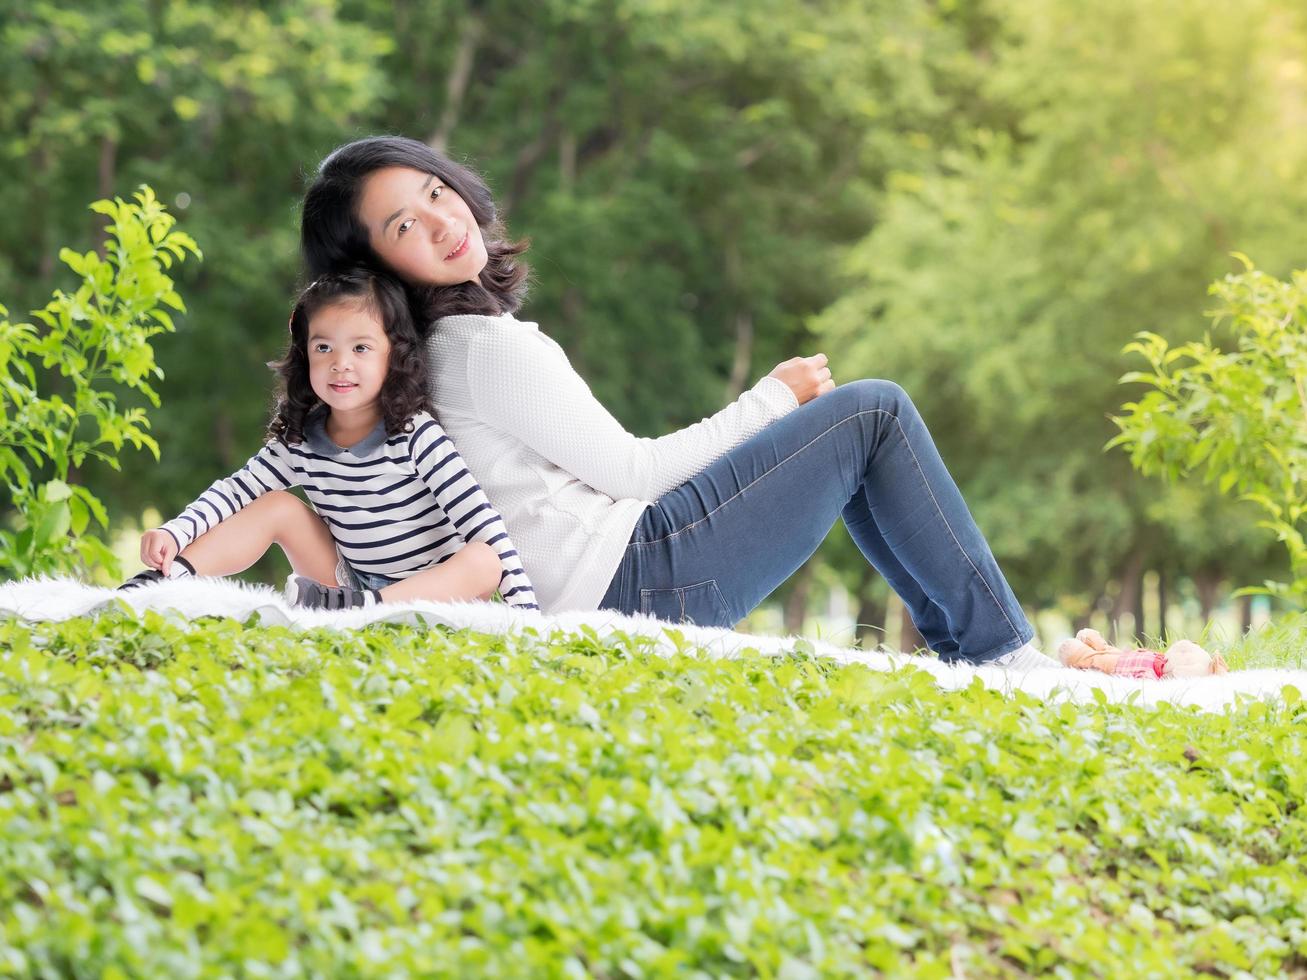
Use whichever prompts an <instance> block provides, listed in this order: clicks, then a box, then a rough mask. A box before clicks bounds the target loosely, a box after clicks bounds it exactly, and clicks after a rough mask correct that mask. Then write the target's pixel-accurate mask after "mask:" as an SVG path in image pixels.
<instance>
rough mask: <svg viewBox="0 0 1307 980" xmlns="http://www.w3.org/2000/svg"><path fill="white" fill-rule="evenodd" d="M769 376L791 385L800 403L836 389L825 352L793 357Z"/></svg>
mask: <svg viewBox="0 0 1307 980" xmlns="http://www.w3.org/2000/svg"><path fill="white" fill-rule="evenodd" d="M767 377H769V378H779V379H780V380H781V381H784V382H785V383H786V384H787V385H789V388H790V391H792V392H794V397H795V398H797V399H798V400H799V404H800V405H802V404H804V403H805V402H810V401H812V400H813V399H814V398H816V397H817V396H818V395H824V394H826V392H828V391H834V390H835V382H834V381H832V380H831V376H830V368H828V367H827V366H826V355H825V354H814V355H812V357H791V358H790V359H789V360H788V361H782V362H781V363H780V364H777V365H776V367H775V369H774V370H773V371H772V373H771V374H769V375H767Z"/></svg>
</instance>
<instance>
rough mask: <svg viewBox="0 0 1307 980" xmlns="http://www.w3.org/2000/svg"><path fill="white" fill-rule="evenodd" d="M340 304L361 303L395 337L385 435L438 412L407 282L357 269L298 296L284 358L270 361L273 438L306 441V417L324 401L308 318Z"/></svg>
mask: <svg viewBox="0 0 1307 980" xmlns="http://www.w3.org/2000/svg"><path fill="white" fill-rule="evenodd" d="M337 304H350V305H360V306H362V308H363V309H365V310H366V311H367V312H369V313H372V314H374V315H375V316H376V317H377V319H378V320H380V321H381V326H382V329H384V330H385V331H386V338H387V339H388V340H389V341H390V358H389V360H388V362H387V365H386V380H385V381H383V382H382V384H381V396H380V402H381V415H382V418H384V419H385V422H386V434H387V435H391V436H393V435H396V434H398V433H400V432H409V431H411V430H412V428H413V421H412V420H413V416H414V415H415V414H417V413H418V412H421V411H426V412H432V411H433V409H432V407H431V402H430V399H429V398H428V397H427V388H426V384H427V360H426V349H425V346H424V345H423V343H422V341H421V340H420V339H419V338H418V334H417V330H416V328H415V327H414V325H413V316H412V314H411V313H410V312H409V305H408V297H407V296H406V294H405V292H404V287H403V286H401V285H400V284H399V283H398V282H397V281H396V280H394V279H392V278H391V277H389V276H387V275H384V274H382V273H378V272H373V271H371V270H368V269H361V268H355V269H350V270H347V271H345V272H340V273H335V274H332V275H326V276H321V277H319V278H318V279H315V280H314V281H313V282H311V283H309V285H308V286H306V287H305V288H304V291H303V292H301V293H300V295H299V298H298V299H297V300H296V301H295V309H294V310H293V311H292V313H291V315H290V340H289V341H288V342H287V344H286V352H285V354H284V355H283V356H282V358H281V360H279V361H274V362H272V363H271V364H269V365H268V366H269V367H271V368H272V369H273V370H274V371H276V372H277V377H278V385H277V399H276V404H275V405H274V407H273V410H272V419H271V421H270V422H269V423H268V438H269V439H270V440H271V439H279V440H280V441H281V442H283V443H285V444H287V445H289V444H292V443H300V442H303V441H304V422H305V420H306V419H307V418H308V415H309V413H310V412H312V411H313V410H314V409H315V408H317V407H318V406H319V405H321V404H323V402H322V399H320V398H319V397H318V396H317V395H316V394H314V391H313V386H312V385H311V384H310V383H309V351H308V346H309V344H308V339H309V323H310V322H311V321H312V320H313V317H314V315H315V314H316V313H317V312H318V311H319V310H322V309H325V308H326V307H328V306H335V305H337Z"/></svg>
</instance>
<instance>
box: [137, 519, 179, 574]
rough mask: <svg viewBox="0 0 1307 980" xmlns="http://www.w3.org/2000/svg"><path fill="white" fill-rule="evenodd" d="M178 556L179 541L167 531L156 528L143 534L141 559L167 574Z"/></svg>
mask: <svg viewBox="0 0 1307 980" xmlns="http://www.w3.org/2000/svg"><path fill="white" fill-rule="evenodd" d="M176 557H177V541H176V539H174V538H173V536H172V535H171V534H169V533H168V532H167V531H162V530H160V529H158V528H155V529H154V530H153V531H146V532H145V533H144V534H142V535H141V561H143V562H144V563H145V564H146V565H148V566H150V567H151V568H157V569H158V570H159V571H161V572H163V574H164V575H167V574H168V572H169V571H170V570H171V569H172V560H173V559H174V558H176Z"/></svg>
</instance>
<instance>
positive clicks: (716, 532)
mask: <svg viewBox="0 0 1307 980" xmlns="http://www.w3.org/2000/svg"><path fill="white" fill-rule="evenodd" d="M839 517H843V518H844V524H845V526H847V527H848V529H849V533H850V534H851V535H852V536H853V540H854V542H855V543H856V544H857V546H858V549H859V550H860V551H861V552H862V554H863V555H864V556H865V557H866V559H867V561H869V562H870V563H871V564H872V565H873V566H874V567H875V568H876V570H877V571H878V572H880V574H881V575H883V576H884V577H885V579H886V581H888V582H889V584H890V587H891V588H893V589H894V591H895V592H897V593H898V595H899V597H900V598H901V599H902V600H903V602H904V604H905V605H906V606H907V609H908V612H909V614H910V615H911V616H912V622H913V623H914V624H915V625H916V627H917V629H918V631H919V632H920V633H921V635H922V637H923V638H924V639H925V641H926V643H927V644H929V646H930V648H931V649H932V650H934V651H935V652H936V653H938V654H939V655H940V657H941V658H942V659H945V660H966V661H970V662H972V663H984V662H985V661H988V660H992V659H993V658H995V657H998V656H1000V655H1002V654H1004V653H1007V652H1009V651H1011V650H1015V649H1016V648H1017V647H1019V646H1022V645H1023V644H1025V643H1028V642H1030V640H1031V639H1033V638H1034V635H1035V631H1034V629H1033V628H1032V627H1031V625H1030V623H1029V622H1028V621H1027V620H1026V617H1025V614H1024V613H1023V612H1022V611H1021V605H1020V604H1019V603H1018V602H1017V600H1016V597H1015V596H1014V595H1013V594H1012V589H1011V588H1010V587H1009V586H1008V584H1007V581H1006V580H1005V579H1004V578H1003V573H1002V572H1001V571H999V567H998V563H997V562H996V561H995V560H994V555H993V553H992V552H991V551H990V550H989V545H988V544H987V543H986V541H985V538H984V535H982V534H981V533H980V529H979V528H977V527H976V522H975V520H974V519H973V518H972V516H971V513H970V511H968V510H967V505H966V503H965V502H964V501H963V499H962V494H961V493H960V492H959V491H958V488H957V485H956V484H955V483H954V482H953V478H952V477H951V476H949V473H948V470H947V468H945V466H944V461H943V460H942V459H940V455H939V451H938V450H937V449H936V448H935V443H934V441H933V440H932V439H931V437H930V433H929V432H928V431H927V429H926V424H925V422H923V421H922V419H921V415H920V413H919V412H918V411H917V408H916V406H915V405H913V404H912V400H911V399H910V398H909V397H908V395H907V393H906V392H905V391H904V390H903V389H902V388H900V387H899V386H898V385H896V384H894V383H893V382H891V381H870V380H868V381H853V382H850V383H848V384H844V385H840V386H839V387H837V388H835V389H834V390H833V391H829V392H827V393H826V394H824V395H820V396H818V397H817V398H814V399H813V400H811V401H809V402H808V403H807V404H804V405H800V406H799V407H798V408H797V409H795V410H794V411H793V412H791V413H790V414H789V415H787V416H785V417H784V418H782V419H779V420H777V421H776V422H773V423H772V424H771V425H769V426H768V427H767V428H766V429H764V430H763V431H762V432H760V433H758V434H757V435H756V436H754V437H753V438H752V439H749V440H748V441H746V442H743V443H741V444H740V445H738V446H736V447H735V448H734V449H732V450H731V451H730V452H728V453H727V454H726V455H725V456H723V457H721V458H720V459H718V460H717V461H716V462H714V463H712V464H711V465H710V466H708V468H707V469H705V470H704V471H703V472H702V473H700V474H699V475H698V476H695V477H693V478H692V479H690V480H689V481H688V482H686V483H683V484H682V485H681V486H679V487H677V488H676V489H675V490H671V491H669V492H668V493H666V494H664V495H663V496H662V497H660V498H659V499H658V500H657V501H656V502H655V503H654V504H653V505H651V506H650V507H649V508H648V509H647V510H646V511H645V512H644V514H643V515H642V516H641V518H640V520H639V522H638V523H637V524H636V526H635V530H634V531H633V532H632V534H631V541H630V543H629V544H628V545H627V547H626V554H625V555H624V556H623V558H622V562H621V564H620V565H619V566H618V568H617V572H616V574H615V575H614V576H613V581H612V584H611V585H610V586H609V587H608V592H607V593H606V594H605V595H604V597H603V599H602V600H601V601H600V603H599V607H600V608H601V609H613V610H617V611H619V612H623V613H646V614H648V615H651V616H656V617H657V618H659V619H665V620H671V621H673V622H690V623H695V624H697V625H700V626H731V625H733V624H734V623H736V622H738V621H739V620H741V619H743V618H744V616H745V615H747V614H748V612H749V611H750V610H751V609H753V608H754V607H755V606H757V605H758V604H759V603H760V602H762V600H763V599H765V598H766V597H767V596H768V595H769V594H770V593H771V592H772V591H773V590H774V589H775V588H776V587H777V586H778V585H780V584H781V583H782V582H784V581H785V580H786V579H787V578H788V577H789V576H790V575H791V574H792V573H793V572H794V571H795V570H796V569H797V568H798V567H799V566H800V565H802V564H803V563H804V562H805V561H806V560H807V559H808V556H809V555H811V554H812V553H813V552H814V551H816V550H817V546H818V545H820V544H821V542H822V540H823V539H824V538H825V537H826V534H827V532H828V531H829V530H830V529H831V526H832V525H833V524H834V523H835V520H836V518H839Z"/></svg>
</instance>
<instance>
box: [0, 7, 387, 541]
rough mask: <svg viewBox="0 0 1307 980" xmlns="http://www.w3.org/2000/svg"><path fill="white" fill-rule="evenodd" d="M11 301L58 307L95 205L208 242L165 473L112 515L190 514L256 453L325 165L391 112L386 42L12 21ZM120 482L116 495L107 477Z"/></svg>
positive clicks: (324, 30)
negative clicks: (102, 200) (318, 162)
mask: <svg viewBox="0 0 1307 980" xmlns="http://www.w3.org/2000/svg"><path fill="white" fill-rule="evenodd" d="M0 39H2V40H3V43H2V44H0V87H2V88H3V90H4V92H5V93H6V96H5V98H4V99H3V100H0V132H2V133H3V134H4V137H3V141H0V201H3V205H2V206H3V209H4V211H5V213H6V214H9V215H12V216H13V220H11V221H6V222H5V223H4V224H3V226H0V291H3V292H4V293H6V294H7V295H8V296H9V297H12V298H15V299H17V300H18V302H14V303H13V304H12V308H15V309H17V310H22V309H23V308H24V307H25V306H26V305H30V304H32V303H34V302H36V298H37V297H38V296H40V295H42V294H43V293H45V292H48V290H49V288H50V285H51V283H52V277H53V266H52V264H51V262H52V259H53V257H54V252H55V243H56V242H60V241H64V240H68V241H71V242H74V243H77V244H82V245H83V247H84V245H85V244H93V243H96V242H98V240H99V238H100V230H99V226H98V225H96V226H93V225H91V224H90V223H89V222H88V221H87V220H86V212H85V203H84V202H85V201H86V200H87V198H88V195H98V196H112V195H113V194H114V193H120V194H121V193H125V192H126V190H129V189H130V188H133V187H135V186H136V185H138V184H140V183H143V182H144V183H148V184H150V185H151V186H153V187H154V188H155V189H156V190H157V191H158V192H159V194H160V196H161V197H162V198H163V199H164V200H165V202H166V203H167V204H168V205H169V206H170V207H173V208H175V210H176V211H177V213H179V214H181V215H184V217H185V223H186V227H187V229H188V230H189V231H191V232H192V234H193V235H194V236H195V237H196V238H197V239H199V240H201V241H203V242H204V247H205V252H206V255H207V257H208V260H209V261H208V262H207V263H206V265H205V266H204V268H203V271H202V272H200V274H199V275H198V276H193V275H187V274H183V279H184V280H186V285H185V287H184V288H185V291H186V295H187V298H188V305H189V313H188V315H187V316H185V317H179V318H178V332H177V334H176V335H174V336H170V337H168V338H165V339H161V340H160V342H159V343H158V348H157V353H158V361H159V364H160V365H161V366H162V368H163V369H164V371H165V374H166V379H165V380H164V381H163V382H162V383H161V384H160V385H159V392H160V395H161V397H162V399H163V402H164V406H165V411H164V412H161V413H159V414H158V415H157V416H156V419H155V428H154V433H155V436H156V437H157V438H158V440H159V443H160V446H161V450H162V463H161V464H158V465H156V464H154V462H153V461H152V460H149V459H147V458H144V457H142V458H140V459H132V458H130V457H129V458H127V459H125V460H124V462H125V464H126V470H125V473H124V474H123V476H122V477H119V478H117V482H107V483H106V486H108V487H109V490H108V491H107V493H106V496H107V498H108V499H107V501H106V502H110V503H111V504H112V508H111V509H112V510H114V511H115V512H118V513H120V514H121V513H122V512H123V511H124V510H125V511H126V513H127V514H130V515H136V514H139V513H140V509H141V508H142V507H143V506H144V505H145V504H146V503H151V502H152V503H155V504H157V505H158V506H160V507H161V508H162V509H163V510H165V511H169V510H176V509H180V507H181V506H182V505H183V504H185V503H186V502H188V501H189V500H190V499H192V498H193V497H194V495H195V493H196V492H197V491H198V490H199V489H202V488H203V486H204V485H205V484H206V482H207V481H208V480H211V479H212V478H213V476H214V474H216V473H219V472H229V471H230V470H231V469H232V468H233V467H234V466H235V465H236V464H238V463H239V462H240V460H242V459H245V458H247V456H248V454H249V453H250V452H251V451H252V449H253V447H254V445H256V444H257V440H258V439H259V438H260V434H261V431H262V428H263V425H264V423H265V421H266V414H267V408H268V401H269V392H270V389H271V384H272V375H271V373H270V372H269V371H268V370H267V369H266V368H265V366H264V364H265V362H266V361H268V360H269V359H270V358H271V357H272V356H274V355H275V354H277V353H278V352H279V348H280V346H281V344H282V343H283V340H282V338H283V336H284V331H283V328H282V324H284V323H285V321H286V315H287V312H288V309H289V303H290V300H291V298H292V290H293V286H294V283H295V280H296V276H297V271H298V262H297V250H296V246H297V236H296V227H295V214H294V207H295V203H296V201H297V199H298V196H299V194H300V193H301V190H302V186H303V176H302V175H303V172H304V170H305V168H306V165H307V164H308V163H309V162H310V161H312V160H313V159H315V157H316V155H317V154H318V153H319V151H320V149H321V148H322V147H323V146H329V145H331V144H332V143H334V142H335V141H336V140H338V139H339V138H340V136H341V134H342V133H347V132H350V131H352V130H353V128H354V126H355V125H356V124H357V123H356V121H357V120H358V119H360V118H362V117H363V115H364V114H365V112H366V111H367V110H368V108H369V107H370V106H373V105H374V104H376V102H377V101H378V100H379V99H381V98H382V97H383V96H384V93H385V91H386V80H385V79H384V77H383V76H382V75H381V73H380V72H379V70H378V68H377V64H376V62H377V59H378V57H379V56H380V54H381V53H382V52H383V51H384V50H385V49H386V48H387V47H388V46H389V41H388V40H387V39H386V38H385V37H384V36H381V35H378V34H377V33H375V32H373V31H370V30H368V29H366V28H364V27H360V26H358V25H354V24H350V23H347V22H343V21H341V20H340V19H338V18H337V16H336V14H335V11H334V6H333V4H332V3H330V2H323V0H292V2H288V3H284V4H278V5H276V6H275V7H274V8H271V9H270V10H269V11H265V10H263V9H262V8H261V6H260V5H254V4H226V3H223V4H217V3H196V2H188V0H180V2H169V3H163V2H153V3H140V4H137V3H129V4H120V3H110V2H103V0H101V2H92V3H86V2H79V3H75V4H74V3H61V2H36V3H31V2H24V3H16V2H10V0H5V2H3V3H2V4H0ZM105 479H106V480H107V479H108V478H105Z"/></svg>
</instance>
